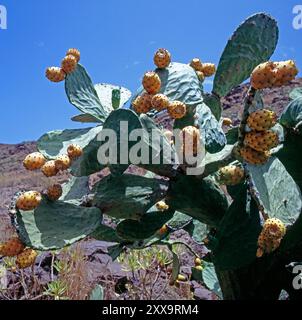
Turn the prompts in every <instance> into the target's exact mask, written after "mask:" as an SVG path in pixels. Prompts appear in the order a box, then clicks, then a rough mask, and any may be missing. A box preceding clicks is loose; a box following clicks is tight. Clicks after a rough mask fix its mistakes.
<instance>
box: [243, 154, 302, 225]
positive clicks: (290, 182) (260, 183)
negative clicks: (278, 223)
mask: <svg viewBox="0 0 302 320" xmlns="http://www.w3.org/2000/svg"><path fill="white" fill-rule="evenodd" d="M287 156H288V155H287ZM247 169H248V171H249V173H250V175H251V177H252V179H253V182H254V184H255V187H256V189H257V190H258V192H259V197H260V200H261V202H262V204H263V206H264V208H265V210H266V212H267V214H268V215H269V216H270V217H271V218H273V217H275V218H278V219H280V220H282V221H283V223H285V224H287V225H292V224H293V223H294V222H295V221H296V220H297V218H298V217H299V215H300V212H301V209H302V198H301V193H300V190H299V188H298V186H297V184H296V183H295V181H294V179H293V178H292V177H291V176H290V174H289V173H288V172H287V170H286V169H285V167H284V165H283V164H282V162H280V160H279V159H277V158H275V157H272V158H271V159H270V160H269V161H268V162H267V163H266V164H264V165H262V166H253V165H247Z"/></svg>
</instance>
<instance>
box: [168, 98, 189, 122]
mask: <svg viewBox="0 0 302 320" xmlns="http://www.w3.org/2000/svg"><path fill="white" fill-rule="evenodd" d="M168 113H169V115H170V117H171V118H173V119H181V118H183V117H184V116H185V115H186V113H187V106H186V105H185V104H184V103H183V102H181V101H173V102H171V103H170V104H169V106H168Z"/></svg>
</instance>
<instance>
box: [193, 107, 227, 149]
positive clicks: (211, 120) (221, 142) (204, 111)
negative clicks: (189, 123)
mask: <svg viewBox="0 0 302 320" xmlns="http://www.w3.org/2000/svg"><path fill="white" fill-rule="evenodd" d="M195 116H196V119H195V125H197V126H198V127H199V130H200V133H201V139H202V141H203V143H204V146H205V148H206V150H207V151H208V152H209V153H217V152H219V151H221V150H222V149H223V148H224V147H225V145H226V143H227V141H226V137H225V134H224V132H223V130H222V127H221V124H220V123H219V122H218V121H217V120H216V118H215V117H214V115H213V113H212V112H211V110H210V108H209V107H208V106H207V105H206V104H204V103H203V104H199V105H198V106H197V107H196V114H195Z"/></svg>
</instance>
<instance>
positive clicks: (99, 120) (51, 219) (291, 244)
mask: <svg viewBox="0 0 302 320" xmlns="http://www.w3.org/2000/svg"><path fill="white" fill-rule="evenodd" d="M277 42H278V27H277V23H276V21H275V20H274V19H273V18H272V17H270V16H269V15H267V14H264V13H260V14H255V15H253V16H251V17H249V18H248V19H247V20H246V21H244V22H243V23H242V24H241V25H240V26H239V27H238V28H237V30H236V31H235V32H234V34H233V35H232V36H231V37H230V39H229V40H228V43H227V45H226V47H225V50H224V51H223V54H222V56H221V59H220V61H219V64H218V66H217V68H216V66H215V65H213V64H211V63H209V62H206V63H204V62H203V60H202V59H199V58H198V59H197V58H195V59H193V60H192V61H191V63H177V62H175V61H173V53H170V52H169V51H168V50H167V49H159V50H158V51H157V52H156V53H155V56H154V62H155V64H156V66H155V67H154V70H153V71H148V72H146V73H145V75H143V77H142V86H141V87H140V88H139V89H138V91H137V93H136V94H135V95H133V96H132V99H131V106H130V109H127V108H125V107H124V105H125V104H126V103H127V101H128V100H129V99H130V97H131V93H130V91H129V90H127V89H125V88H122V87H120V86H116V85H109V84H97V85H95V84H94V83H93V82H92V80H91V78H90V76H89V75H88V73H87V72H86V69H85V68H84V67H83V66H82V65H81V64H79V63H78V62H79V60H80V52H79V50H77V49H70V50H68V51H67V56H66V57H65V58H64V60H63V62H62V69H60V68H58V67H55V68H49V69H47V78H48V79H49V80H50V81H54V82H57V81H65V89H66V94H67V97H68V100H69V102H70V103H71V104H72V105H73V106H75V107H76V108H77V109H78V110H79V111H80V114H79V115H77V116H75V117H73V118H72V119H73V120H74V121H78V122H79V121H80V122H83V123H95V126H93V125H91V127H90V128H85V129H66V130H63V131H52V132H49V133H46V134H45V135H43V136H42V137H41V138H40V139H39V141H38V150H37V152H39V153H35V154H32V155H29V156H28V157H27V158H26V159H25V161H24V166H25V167H26V168H27V169H29V170H42V172H43V173H44V174H45V175H46V176H47V177H52V176H55V175H56V174H60V172H61V171H62V170H68V171H69V172H70V174H71V176H72V177H71V179H70V181H69V182H67V183H66V184H64V185H62V188H61V187H60V186H55V187H52V188H50V189H48V196H47V194H44V193H42V194H41V195H40V194H38V193H35V192H34V191H30V192H29V193H21V194H19V195H18V196H17V197H16V198H15V200H14V203H15V209H14V210H12V212H11V214H12V215H13V219H12V221H13V224H14V226H15V228H16V230H17V232H18V235H19V239H20V241H21V242H22V245H21V246H18V247H17V246H14V247H13V246H10V245H9V244H8V245H7V246H3V245H2V247H1V248H2V252H8V254H10V255H11V253H12V252H14V251H16V253H17V254H19V260H18V261H19V264H20V266H21V267H24V268H25V267H27V266H29V265H31V264H32V263H33V262H34V260H35V253H34V251H30V249H33V250H42V251H43V250H53V249H60V248H63V247H65V246H68V245H71V244H73V243H75V242H77V241H79V240H81V239H84V238H86V237H87V236H90V237H93V238H95V239H98V240H102V241H108V242H115V243H117V244H116V246H115V247H114V248H115V249H114V250H112V252H114V253H113V256H114V258H116V257H117V255H118V253H119V252H122V251H123V250H124V249H125V248H126V247H130V248H138V249H139V248H144V247H147V246H151V245H155V244H156V245H166V246H168V248H169V249H170V250H171V252H172V256H173V262H172V264H173V272H172V279H171V283H176V281H177V279H178V278H179V274H180V260H179V258H178V255H177V253H176V252H175V250H174V246H173V240H171V239H170V236H171V234H172V233H173V232H175V231H176V230H179V229H185V230H187V232H189V234H190V235H191V236H192V237H193V239H194V240H195V241H196V242H198V243H203V244H204V245H206V246H207V248H208V250H209V253H208V255H207V259H206V261H207V262H202V263H201V260H200V259H199V257H198V256H196V258H198V259H196V260H195V262H196V261H197V262H196V266H197V267H198V268H196V267H195V266H193V267H194V268H193V271H194V272H193V275H192V276H194V277H195V278H198V279H199V280H203V282H204V284H205V285H206V286H207V287H208V288H211V289H213V290H214V288H216V289H217V288H221V291H222V295H223V298H224V299H255V298H258V299H278V297H279V294H280V292H281V290H282V289H285V290H287V292H288V293H289V295H290V296H291V295H292V296H293V297H297V295H299V294H300V296H301V293H297V292H294V291H293V290H292V289H291V277H290V275H289V274H288V271H287V270H286V268H285V265H286V264H290V263H292V262H295V261H302V232H301V231H302V224H301V219H302V218H301V217H300V213H301V208H302V198H301V192H300V189H299V186H301V185H302V184H301V181H302V178H301V166H300V165H299V159H300V158H299V153H298V152H299V150H297V148H295V146H296V145H301V143H302V140H301V139H302V135H301V131H300V128H301V120H302V102H301V95H299V91H296V92H295V97H296V99H297V100H295V102H294V103H293V102H292V103H291V104H290V105H289V106H288V108H286V109H285V111H284V113H283V115H282V116H281V118H280V120H278V119H277V117H276V116H275V114H274V113H273V112H272V111H270V109H269V106H265V109H264V107H263V103H260V102H261V91H259V88H264V87H265V88H271V87H274V86H281V85H284V84H286V83H287V82H288V81H289V80H291V79H293V78H294V77H295V75H296V74H297V68H296V66H295V63H294V62H293V61H292V60H290V61H285V62H272V63H267V62H268V61H269V60H270V58H271V56H272V54H273V52H274V50H275V48H276V45H277ZM201 58H202V57H201ZM83 60H85V57H81V61H83ZM58 61H60V60H59V58H58ZM271 67H272V68H271ZM270 68H271V69H270ZM267 69H269V70H270V73H267V74H264V73H265V70H267ZM201 72H202V77H201ZM215 72H216V73H215ZM263 72H264V73H263ZM214 73H215V76H214V85H213V91H212V93H206V92H204V89H203V86H202V81H203V79H204V77H207V76H212V75H213V74H214ZM251 75H252V84H251V87H250V89H249V90H248V92H247V94H246V97H245V99H244V101H242V108H243V112H242V118H241V123H240V126H238V127H235V126H232V125H227V126H224V129H228V130H229V131H228V132H225V131H224V130H223V129H222V126H223V123H225V120H224V118H222V116H221V111H222V109H221V103H220V99H221V98H222V97H224V96H225V95H227V94H228V93H229V92H230V91H231V90H232V89H233V88H234V87H236V86H238V85H240V84H241V83H242V82H243V81H245V80H247V79H248V78H249V77H250V76H251ZM300 92H301V91H300ZM297 95H298V96H297ZM256 99H257V105H258V106H259V108H258V110H255V108H254V106H255V100H256ZM239 113H240V114H241V112H240V110H238V114H239ZM161 119H165V120H167V121H166V122H162V121H161ZM166 124H167V126H166ZM226 127H227V128H226ZM167 130H169V131H167ZM167 132H168V133H169V134H168V135H167ZM280 132H283V134H282V135H280ZM184 133H188V134H187V135H186V137H185V140H183V139H182V137H184V136H185V135H184ZM189 138H191V140H189ZM191 149H193V150H191ZM199 150H200V152H201V154H202V156H201V161H197V160H198V159H197V158H196V159H195V158H193V160H194V161H188V159H187V158H186V156H188V155H189V154H190V152H191V151H192V154H193V156H195V154H196V153H199ZM300 151H301V150H300ZM286 154H290V155H291V156H290V157H286ZM182 158H185V160H184V161H183V160H182ZM105 168H108V169H109V170H108V172H109V171H110V174H109V175H108V176H106V178H103V179H102V180H100V181H98V182H96V183H95V184H94V185H93V187H92V188H89V186H88V179H89V176H90V175H91V174H94V173H97V172H100V171H101V170H103V169H105ZM133 168H136V169H135V170H134V169H133ZM189 169H190V170H189ZM194 169H196V170H194ZM197 169H198V170H197ZM133 172H135V173H133ZM49 179H50V178H49ZM217 179H218V180H217ZM222 185H224V187H222ZM103 214H106V215H107V216H111V217H114V218H115V221H116V222H117V226H116V227H114V228H113V227H109V226H108V225H106V224H105V222H104V221H103ZM269 219H270V220H269ZM267 220H268V222H267V223H266V224H265V221H267ZM163 226H164V227H163ZM278 228H279V229H280V230H281V229H282V232H281V233H282V234H280V235H279V234H278V232H279V233H280V230H279V229H278ZM267 230H268V231H267ZM14 241H16V240H14ZM15 247H16V250H14V248H15ZM3 248H8V249H6V250H4V249H3ZM19 248H21V250H23V248H27V249H26V250H27V251H24V252H23V253H20V252H19V251H20V250H19ZM17 249H18V250H17ZM20 254H21V255H20ZM299 259H301V260H299ZM268 275H269V276H268ZM282 275H284V277H283V276H282ZM209 279H214V280H212V281H216V282H217V283H213V282H210V281H209ZM284 279H287V280H284ZM181 280H182V279H181ZM219 290H220V289H219Z"/></svg>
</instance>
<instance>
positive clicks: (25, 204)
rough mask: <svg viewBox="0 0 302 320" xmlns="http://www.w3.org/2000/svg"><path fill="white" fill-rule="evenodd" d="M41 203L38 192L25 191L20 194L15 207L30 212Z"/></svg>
mask: <svg viewBox="0 0 302 320" xmlns="http://www.w3.org/2000/svg"><path fill="white" fill-rule="evenodd" d="M41 201H42V196H41V193H40V192H37V191H27V192H24V193H22V194H21V195H20V196H19V197H18V199H17V201H16V207H17V208H18V209H20V210H23V211H31V210H34V209H36V208H37V207H38V206H39V204H40V203H41Z"/></svg>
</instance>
